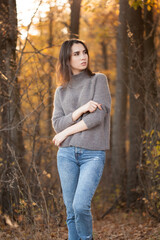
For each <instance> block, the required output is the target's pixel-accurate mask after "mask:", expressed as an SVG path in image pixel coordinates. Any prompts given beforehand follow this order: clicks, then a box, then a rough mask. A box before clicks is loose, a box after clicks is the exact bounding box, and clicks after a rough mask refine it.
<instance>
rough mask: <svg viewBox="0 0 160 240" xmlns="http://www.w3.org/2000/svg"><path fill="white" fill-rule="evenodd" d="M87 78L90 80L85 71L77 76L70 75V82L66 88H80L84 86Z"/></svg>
mask: <svg viewBox="0 0 160 240" xmlns="http://www.w3.org/2000/svg"><path fill="white" fill-rule="evenodd" d="M88 78H90V76H89V75H88V73H87V71H86V70H84V71H82V72H80V73H79V74H75V75H72V76H71V80H70V81H69V83H68V86H69V87H71V88H76V87H80V86H82V85H83V84H84V82H85V81H86V79H88Z"/></svg>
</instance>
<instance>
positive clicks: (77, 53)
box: [70, 43, 88, 75]
mask: <svg viewBox="0 0 160 240" xmlns="http://www.w3.org/2000/svg"><path fill="white" fill-rule="evenodd" d="M87 66H88V54H87V52H86V50H85V48H84V46H83V45H82V44H81V43H74V44H73V46H72V48H71V58H70V67H71V70H72V73H73V74H74V75H75V74H78V73H80V72H81V71H83V70H85V69H86V68H87Z"/></svg>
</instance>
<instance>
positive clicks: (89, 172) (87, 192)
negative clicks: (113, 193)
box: [73, 148, 105, 240]
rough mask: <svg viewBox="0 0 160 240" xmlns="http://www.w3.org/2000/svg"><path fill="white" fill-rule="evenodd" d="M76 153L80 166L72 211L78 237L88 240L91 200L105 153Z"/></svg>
mask: <svg viewBox="0 0 160 240" xmlns="http://www.w3.org/2000/svg"><path fill="white" fill-rule="evenodd" d="M77 149H79V148H77ZM78 151H79V154H78V153H77V159H78V162H79V164H80V174H79V179H78V185H77V189H76V192H75V196H74V201H73V209H74V213H75V222H76V229H77V232H78V235H79V236H80V238H81V240H87V239H88V240H90V239H92V215H91V200H92V197H93V195H94V193H95V191H96V188H97V186H98V183H99V181H100V178H101V176H102V172H103V168H104V163H105V151H90V150H85V149H79V150H78ZM75 239H76V238H75Z"/></svg>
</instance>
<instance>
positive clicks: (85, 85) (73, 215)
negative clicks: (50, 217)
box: [52, 39, 111, 240]
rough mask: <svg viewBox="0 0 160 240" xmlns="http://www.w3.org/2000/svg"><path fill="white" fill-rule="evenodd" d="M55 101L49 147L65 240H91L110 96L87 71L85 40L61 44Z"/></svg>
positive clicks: (100, 80) (102, 79)
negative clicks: (53, 148)
mask: <svg viewBox="0 0 160 240" xmlns="http://www.w3.org/2000/svg"><path fill="white" fill-rule="evenodd" d="M58 79H59V81H60V83H61V86H59V87H58V88H57V89H56V92H55V97H54V111H53V117H52V124H53V127H54V130H55V132H56V135H55V137H54V138H53V143H54V144H55V145H56V146H58V147H59V150H58V153H57V166H58V172H59V176H60V181H61V186H62V192H63V199H64V203H65V206H66V210H67V226H68V239H69V240H80V239H81V240H90V239H93V235H92V215H91V200H92V197H93V195H94V193H95V191H96V188H97V186H98V183H99V181H100V178H101V175H102V172H103V167H104V163H105V150H107V149H109V139H110V107H111V96H110V91H109V87H108V84H107V78H106V76H105V75H104V74H101V73H97V74H94V73H92V72H91V70H90V69H89V54H88V49H87V47H86V45H85V43H84V42H83V41H80V40H77V39H71V40H67V41H65V42H64V43H63V44H62V46H61V50H60V55H59V63H58Z"/></svg>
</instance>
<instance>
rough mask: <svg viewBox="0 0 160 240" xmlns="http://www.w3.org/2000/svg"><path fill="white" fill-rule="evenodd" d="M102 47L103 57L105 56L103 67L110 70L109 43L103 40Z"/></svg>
mask: <svg viewBox="0 0 160 240" xmlns="http://www.w3.org/2000/svg"><path fill="white" fill-rule="evenodd" d="M100 44H101V47H102V57H103V68H104V69H105V70H108V69H109V67H108V53H107V44H106V43H105V41H102V42H101V43H100Z"/></svg>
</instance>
